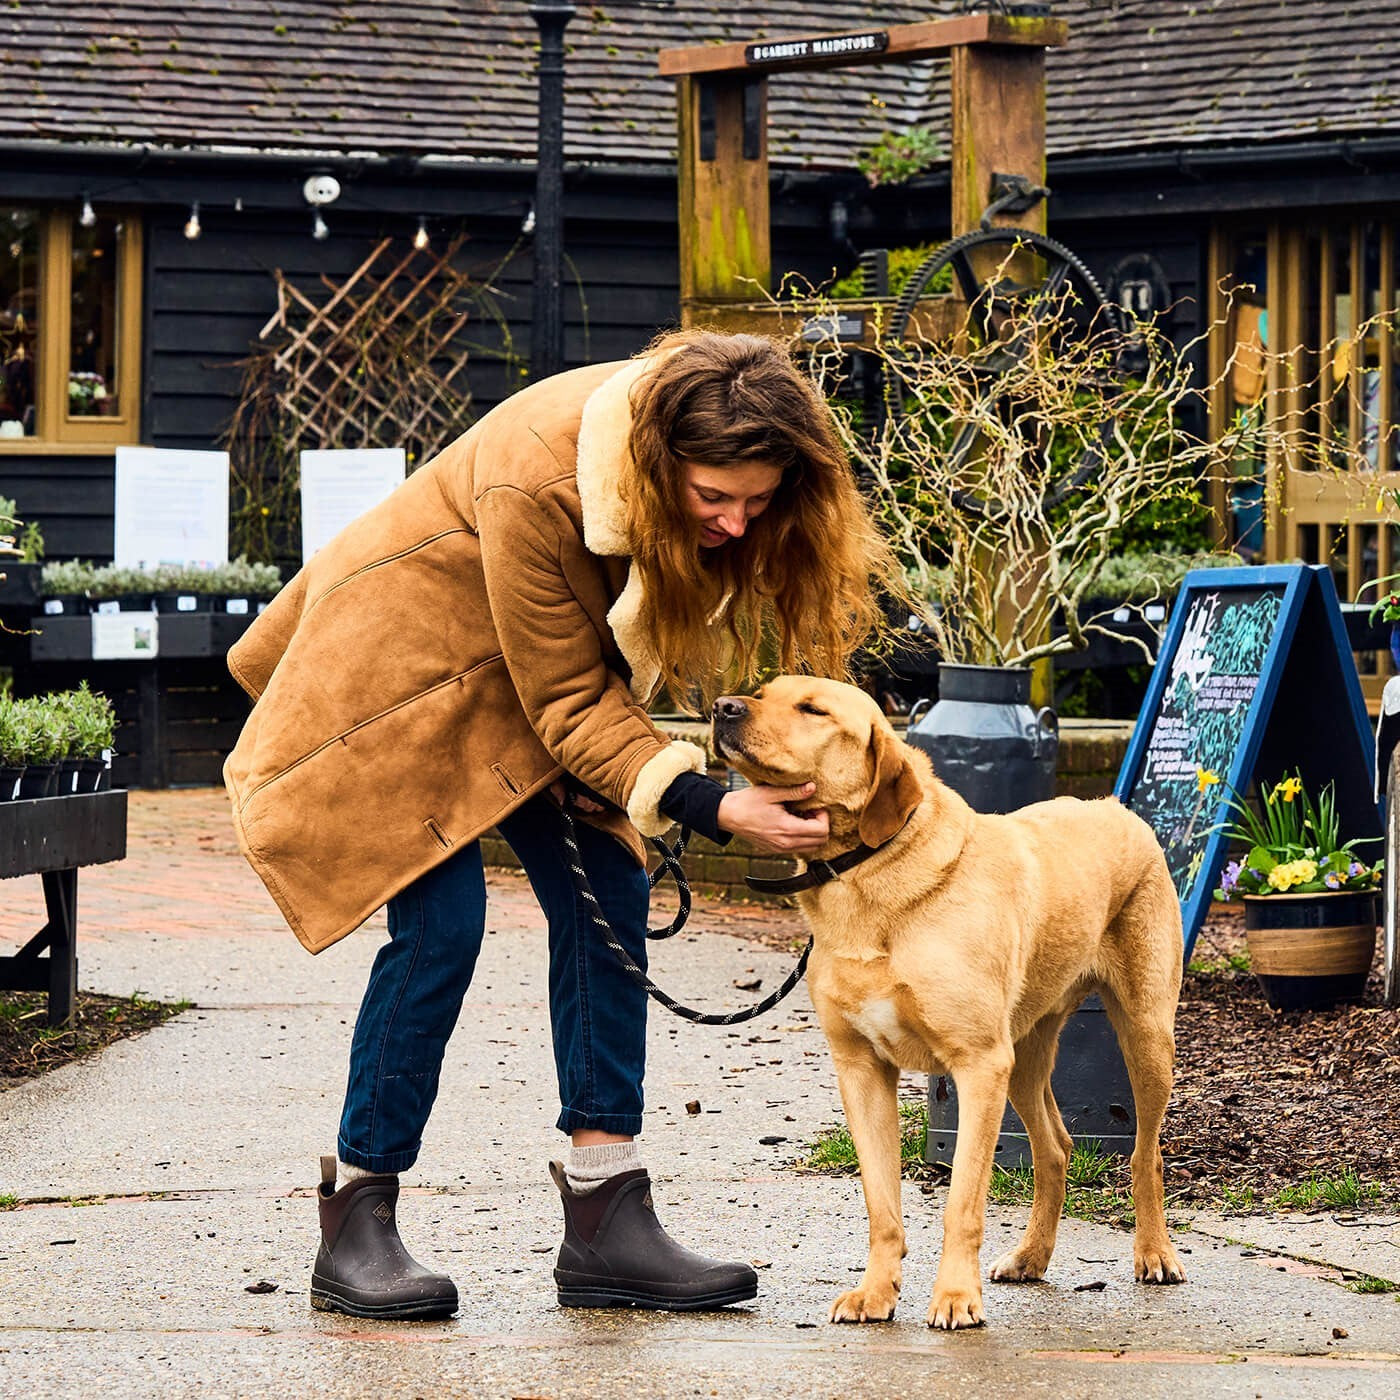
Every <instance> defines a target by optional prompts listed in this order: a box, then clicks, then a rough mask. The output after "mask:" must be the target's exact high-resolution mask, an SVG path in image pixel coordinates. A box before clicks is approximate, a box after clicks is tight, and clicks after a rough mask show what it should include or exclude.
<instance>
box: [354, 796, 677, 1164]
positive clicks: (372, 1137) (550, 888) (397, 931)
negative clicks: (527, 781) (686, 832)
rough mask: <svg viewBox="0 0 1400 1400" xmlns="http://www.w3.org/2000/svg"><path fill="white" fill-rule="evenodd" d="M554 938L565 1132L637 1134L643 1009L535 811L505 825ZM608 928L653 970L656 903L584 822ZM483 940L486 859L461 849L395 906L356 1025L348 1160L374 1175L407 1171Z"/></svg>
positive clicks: (552, 1003)
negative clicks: (650, 932) (649, 930)
mask: <svg viewBox="0 0 1400 1400" xmlns="http://www.w3.org/2000/svg"><path fill="white" fill-rule="evenodd" d="M498 828H499V830H500V832H501V835H502V836H504V837H505V839H506V840H507V841H508V842H509V843H510V847H511V849H512V850H513V851H514V852H515V854H516V855H517V856H518V857H519V858H520V863H521V865H522V866H524V868H525V873H526V875H528V876H529V879H530V884H531V886H532V888H533V889H534V892H535V898H536V899H538V900H539V903H540V908H541V909H542V910H543V911H544V915H545V918H546V920H547V922H548V925H549V1016H550V1023H551V1026H552V1029H553V1035H554V1065H555V1071H556V1073H557V1075H558V1079H559V1101H560V1103H561V1104H562V1105H563V1107H562V1109H561V1111H560V1114H559V1119H558V1127H559V1128H560V1130H561V1131H563V1132H572V1131H574V1130H575V1129H577V1128H597V1129H601V1130H602V1131H604V1132H609V1133H619V1134H625V1135H635V1134H637V1133H639V1132H640V1131H641V1127H642V1077H643V1074H644V1072H645V1068H646V1017H647V996H646V993H645V992H644V991H643V990H642V989H641V988H639V987H638V986H637V985H636V984H635V983H634V982H632V981H631V979H630V978H628V976H627V975H626V973H624V972H623V970H622V968H621V967H620V966H619V964H618V962H617V959H616V957H615V956H614V954H613V952H612V950H611V949H609V948H608V946H607V944H605V943H604V942H603V940H602V937H601V936H600V934H599V932H598V930H597V929H596V928H595V927H594V926H593V923H592V921H591V919H590V918H589V915H588V910H587V907H586V906H585V905H584V904H583V902H582V901H581V900H580V899H579V898H578V896H577V894H576V893H575V891H574V886H573V881H572V879H571V878H570V875H569V870H568V866H567V863H566V856H567V851H566V849H565V847H564V843H563V841H562V839H561V836H560V832H561V830H562V828H561V825H560V820H559V814H558V808H557V807H556V806H555V804H554V803H553V801H552V800H551V799H550V798H549V797H548V796H546V795H540V796H538V797H534V798H532V799H531V800H530V801H529V802H527V803H526V804H525V805H524V806H523V807H521V808H519V809H518V810H517V811H515V812H513V813H512V814H511V815H510V816H509V817H507V818H506V819H505V820H504V821H502V822H500V823H498ZM575 828H576V830H577V833H578V843H579V850H580V852H581V853H582V855H583V864H584V868H585V869H586V870H587V871H588V878H589V883H590V884H591V885H592V886H593V892H594V893H595V894H596V895H597V896H598V902H599V904H600V905H601V906H602V910H603V915H604V917H605V918H606V919H607V921H608V922H609V923H610V924H611V925H612V926H613V929H614V930H615V931H616V933H617V936H618V939H619V941H620V942H621V943H622V945H623V947H624V948H626V949H627V950H628V952H630V953H631V955H632V957H633V958H634V959H635V960H636V962H637V963H638V964H639V965H640V966H642V967H645V966H646V921H647V910H648V902H649V894H650V891H649V889H648V886H647V876H646V872H645V871H644V870H643V869H642V868H641V867H640V866H638V865H637V863H636V862H635V861H634V860H633V859H632V857H631V856H630V855H629V854H628V852H627V851H626V849H625V848H624V847H623V845H622V844H621V842H619V841H617V840H615V839H614V838H613V837H611V836H608V835H606V834H605V833H603V832H601V831H598V830H597V829H595V828H593V827H590V826H589V825H588V824H587V823H586V822H576V823H575ZM485 931H486V880H485V877H484V875H483V873H482V867H481V848H480V846H479V845H478V844H477V843H476V842H472V844H471V845H470V846H465V847H463V848H462V850H460V851H458V852H457V853H456V854H454V855H452V856H450V857H449V858H448V859H447V860H446V861H444V862H443V863H442V864H441V865H439V866H437V867H435V868H434V869H432V870H430V871H429V872H428V873H427V874H426V875H424V876H422V877H421V878H420V879H418V880H415V881H414V883H413V884H411V885H410V886H409V887H408V888H407V889H406V890H404V891H403V892H402V893H401V894H398V895H395V897H394V898H393V899H391V900H390V901H389V941H388V942H387V943H386V944H384V946H383V947H381V948H380V950H379V953H378V956H377V957H376V958H375V960H374V968H373V970H372V971H371V973H370V979H369V986H368V988H367V989H366V991H365V998H364V1001H363V1003H362V1004H361V1006H360V1014H359V1018H358V1019H357V1020H356V1022H355V1035H354V1039H353V1040H352V1041H351V1045H350V1082H349V1086H348V1088H347V1090H346V1095H345V1108H344V1112H343V1113H342V1116H341V1120H340V1136H339V1142H338V1144H337V1147H338V1151H339V1154H340V1158H341V1160H342V1161H344V1162H348V1163H350V1164H351V1165H352V1166H356V1167H362V1168H364V1169H365V1170H366V1171H371V1172H400V1171H403V1170H405V1169H406V1168H408V1167H411V1166H412V1165H413V1163H414V1161H415V1160H416V1159H417V1156H418V1150H419V1148H420V1147H421V1146H422V1141H423V1128H424V1126H425V1124H426V1123H427V1121H428V1114H429V1113H430V1112H431V1110H432V1106H433V1100H434V1099H435V1098H436V1097H437V1088H438V1075H439V1072H440V1071H441V1069H442V1059H443V1053H444V1051H445V1050H446V1048H447V1040H448V1037H449V1036H450V1035H451V1034H452V1030H453V1027H454V1026H455V1025H456V1024H457V1016H458V1014H459V1012H460V1011H461V1009H462V998H463V996H464V994H465V993H466V990H467V987H468V986H469V985H470V983H471V980H472V972H473V971H474V970H475V968H476V959H477V954H478V953H479V952H480V951H481V941H482V937H483V935H484V933H485Z"/></svg>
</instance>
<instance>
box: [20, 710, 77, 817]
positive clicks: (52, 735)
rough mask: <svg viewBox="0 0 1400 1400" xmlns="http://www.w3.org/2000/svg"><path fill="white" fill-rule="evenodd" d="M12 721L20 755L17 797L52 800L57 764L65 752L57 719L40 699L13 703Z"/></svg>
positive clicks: (54, 790)
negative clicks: (14, 725) (21, 764)
mask: <svg viewBox="0 0 1400 1400" xmlns="http://www.w3.org/2000/svg"><path fill="white" fill-rule="evenodd" d="M13 703H14V711H15V716H14V721H15V724H16V726H17V727H18V731H19V738H18V743H19V746H20V751H21V752H22V753H23V755H24V772H23V774H21V776H20V780H19V790H18V792H17V793H16V796H17V797H20V798H30V797H52V796H54V794H55V792H56V790H57V786H58V763H59V759H60V758H62V757H63V754H64V751H65V750H66V748H67V742H68V741H67V736H66V734H65V733H64V728H63V722H62V720H61V719H60V718H59V716H58V715H57V714H56V713H55V712H54V711H53V710H52V709H51V708H50V707H49V705H48V704H47V703H46V701H44V700H42V699H38V698H35V699H29V700H16V701H14V702H13Z"/></svg>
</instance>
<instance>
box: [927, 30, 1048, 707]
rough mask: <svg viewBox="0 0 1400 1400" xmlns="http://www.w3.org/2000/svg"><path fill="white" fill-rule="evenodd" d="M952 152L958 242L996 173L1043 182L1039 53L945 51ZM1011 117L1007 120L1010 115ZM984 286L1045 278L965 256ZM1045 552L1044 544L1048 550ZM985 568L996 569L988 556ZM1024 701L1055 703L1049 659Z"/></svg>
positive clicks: (1030, 212)
mask: <svg viewBox="0 0 1400 1400" xmlns="http://www.w3.org/2000/svg"><path fill="white" fill-rule="evenodd" d="M951 66H952V96H953V154H952V196H953V207H952V232H953V237H954V238H957V237H958V236H959V235H961V234H964V233H970V232H971V231H972V230H973V229H976V228H979V227H981V222H982V213H983V211H984V210H985V209H986V208H987V206H988V205H989V204H990V203H991V202H992V199H993V196H994V183H995V177H996V176H997V175H1024V176H1025V177H1026V178H1027V179H1028V180H1030V182H1031V183H1032V184H1035V185H1043V184H1044V183H1045V50H1044V49H1042V48H1033V47H1032V48H1027V47H1024V46H1014V45H1011V44H961V45H959V46H958V47H957V48H955V49H954V50H953V51H952V64H951ZM1013 114H1014V115H1013ZM993 226H994V227H997V228H1024V229H1031V230H1032V231H1034V232H1036V233H1044V232H1045V201H1044V200H1043V199H1042V200H1040V201H1039V202H1038V203H1036V204H1034V205H1032V206H1031V208H1029V209H1027V210H1025V211H1024V212H1023V213H1020V214H1010V213H1006V214H998V215H996V216H995V218H994V220H993ZM970 260H971V262H972V265H973V268H974V270H975V271H976V273H977V275H978V277H979V278H980V279H982V280H983V281H986V280H989V279H992V278H994V277H996V276H997V275H998V273H999V272H1000V273H1001V275H1003V276H1005V275H1006V274H1007V273H1010V274H1012V275H1013V276H1015V277H1016V278H1017V280H1018V281H1023V282H1026V283H1028V284H1029V283H1033V282H1035V281H1039V280H1040V279H1041V278H1042V277H1043V275H1044V269H1043V268H1042V267H1041V266H1040V265H1039V264H1040V260H1039V259H1038V258H1036V257H1034V256H1033V255H1032V254H1030V253H1018V254H1016V256H1015V257H1013V258H1011V259H1009V260H1008V259H1007V258H1006V252H1005V249H997V248H993V249H990V250H986V251H984V252H983V253H982V254H981V256H980V257H979V256H977V252H976V250H974V251H973V253H972V255H971V258H970ZM1047 547H1048V546H1047ZM985 567H986V568H989V569H996V568H1001V567H1003V565H1002V564H999V563H998V561H997V560H995V559H992V558H988V559H987V560H986V562H985ZM1019 601H1020V600H1019V599H1018V598H1015V597H1013V598H1008V599H1007V601H1006V607H1005V613H1006V617H1005V619H1004V623H1007V624H1009V619H1010V617H1011V616H1012V615H1014V613H1015V612H1016V611H1017V610H1018V607H1019ZM1030 669H1031V704H1032V705H1034V706H1035V707H1037V708H1039V707H1041V706H1043V705H1050V704H1053V703H1054V693H1055V676H1054V663H1053V661H1052V660H1051V659H1050V658H1048V657H1047V658H1046V659H1045V660H1043V661H1036V662H1033V663H1032V664H1031V668H1030Z"/></svg>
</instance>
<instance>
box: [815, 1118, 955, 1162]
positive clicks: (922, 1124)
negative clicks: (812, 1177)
mask: <svg viewBox="0 0 1400 1400" xmlns="http://www.w3.org/2000/svg"><path fill="white" fill-rule="evenodd" d="M927 1135H928V1109H927V1107H926V1106H925V1105H924V1104H922V1103H902V1104H900V1106H899V1160H900V1162H901V1164H902V1165H904V1166H913V1165H922V1164H923V1160H924V1139H925V1137H927ZM802 1165H803V1166H804V1167H808V1168H810V1169H811V1170H812V1171H826V1172H846V1171H855V1170H857V1168H858V1167H859V1163H858V1162H857V1160H856V1145H855V1143H854V1142H853V1141H852V1140H851V1131H850V1129H849V1128H847V1127H845V1126H842V1127H839V1128H830V1129H828V1130H827V1131H826V1132H824V1133H819V1134H818V1135H817V1138H816V1141H815V1142H813V1143H812V1145H811V1147H810V1148H808V1150H807V1155H806V1156H805V1157H804V1158H803V1159H802Z"/></svg>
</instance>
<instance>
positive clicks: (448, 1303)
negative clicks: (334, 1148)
mask: <svg viewBox="0 0 1400 1400" xmlns="http://www.w3.org/2000/svg"><path fill="white" fill-rule="evenodd" d="M335 1166H336V1163H335V1158H334V1157H322V1158H321V1184H320V1186H319V1187H318V1188H317V1191H316V1194H317V1198H318V1199H317V1204H318V1205H319V1207H320V1212H321V1248H320V1249H319V1250H318V1251H317V1254H316V1267H315V1268H314V1269H313V1270H312V1273H311V1306H312V1307H313V1308H318V1309H320V1310H321V1311H322V1312H343V1313H349V1314H350V1315H351V1316H352V1317H392V1318H429V1317H448V1316H450V1315H451V1314H452V1313H454V1312H456V1311H457V1287H456V1285H455V1284H454V1283H453V1282H452V1280H451V1279H450V1278H448V1277H447V1276H446V1275H445V1274H435V1273H433V1272H432V1271H431V1270H429V1269H425V1268H424V1267H423V1266H422V1265H421V1264H419V1263H418V1262H417V1261H416V1260H415V1259H413V1257H412V1256H411V1255H410V1254H409V1252H408V1251H407V1250H406V1249H405V1248H404V1247H403V1241H402V1240H400V1239H399V1231H398V1226H397V1224H396V1223H395V1219H394V1207H395V1206H396V1205H397V1203H398V1199H399V1179H398V1177H397V1176H362V1177H358V1178H356V1179H355V1180H354V1181H352V1182H350V1183H349V1184H348V1185H346V1186H343V1187H341V1189H340V1190H339V1191H337V1190H336V1189H335Z"/></svg>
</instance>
